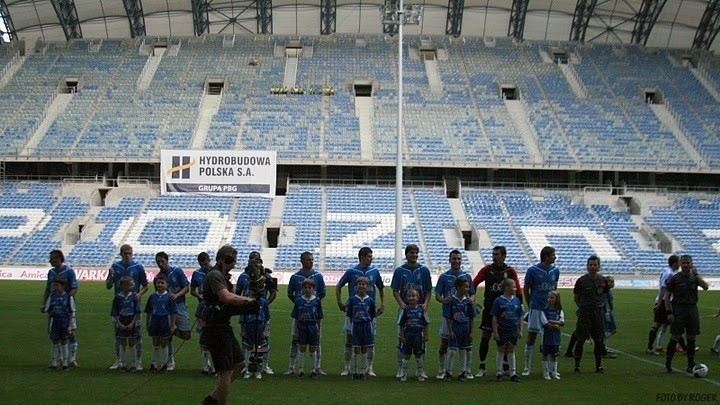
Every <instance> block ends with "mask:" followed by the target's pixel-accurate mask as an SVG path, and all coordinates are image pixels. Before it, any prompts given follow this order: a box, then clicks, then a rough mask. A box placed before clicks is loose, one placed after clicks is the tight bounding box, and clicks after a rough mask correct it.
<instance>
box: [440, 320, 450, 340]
mask: <svg viewBox="0 0 720 405" xmlns="http://www.w3.org/2000/svg"><path fill="white" fill-rule="evenodd" d="M440 338H441V339H450V329H448V324H447V318H445V317H444V316H443V317H442V319H440Z"/></svg>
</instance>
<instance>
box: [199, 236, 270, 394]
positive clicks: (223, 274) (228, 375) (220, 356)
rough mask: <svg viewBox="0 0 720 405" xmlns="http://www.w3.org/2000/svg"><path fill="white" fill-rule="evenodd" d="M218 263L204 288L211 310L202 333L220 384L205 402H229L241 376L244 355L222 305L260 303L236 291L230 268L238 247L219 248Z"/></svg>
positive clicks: (228, 316)
mask: <svg viewBox="0 0 720 405" xmlns="http://www.w3.org/2000/svg"><path fill="white" fill-rule="evenodd" d="M215 260H216V263H215V266H213V268H212V269H211V270H210V271H209V272H208V273H207V275H206V276H205V281H204V283H203V291H204V297H205V301H206V303H207V305H208V308H209V311H210V313H209V314H208V315H209V316H206V325H205V326H204V327H203V330H202V334H203V335H204V338H205V340H206V342H207V346H208V350H209V351H210V355H211V356H212V360H213V364H214V365H215V370H217V372H218V379H217V384H216V385H215V389H214V390H213V391H212V393H211V394H210V395H208V396H206V397H205V398H204V399H203V404H225V402H226V400H227V397H228V394H229V393H230V383H231V382H233V381H234V380H235V378H237V377H238V376H239V375H240V371H241V370H242V365H243V360H244V359H243V355H242V351H241V350H240V344H239V343H238V341H237V339H236V338H235V335H234V334H233V330H232V327H231V326H230V316H231V313H230V312H229V311H222V310H221V309H220V308H221V307H223V306H225V305H230V306H242V307H248V309H249V310H252V307H253V306H254V307H255V309H256V310H257V305H255V304H256V302H255V300H254V299H253V298H249V297H241V296H239V295H236V294H233V293H232V292H231V291H232V283H230V270H232V269H233V268H234V267H235V262H236V260H237V250H235V248H233V247H232V246H230V245H224V246H222V247H221V248H220V249H218V252H217V255H216V257H215Z"/></svg>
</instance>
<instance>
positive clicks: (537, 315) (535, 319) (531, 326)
mask: <svg viewBox="0 0 720 405" xmlns="http://www.w3.org/2000/svg"><path fill="white" fill-rule="evenodd" d="M542 313H543V311H542V309H531V310H530V311H528V313H527V314H526V315H525V317H526V318H527V319H525V322H527V330H528V332H534V333H542V331H543V324H542Z"/></svg>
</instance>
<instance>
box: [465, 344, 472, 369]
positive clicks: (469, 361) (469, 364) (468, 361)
mask: <svg viewBox="0 0 720 405" xmlns="http://www.w3.org/2000/svg"><path fill="white" fill-rule="evenodd" d="M470 370H472V348H470V349H468V350H465V371H466V372H468V373H469V372H470Z"/></svg>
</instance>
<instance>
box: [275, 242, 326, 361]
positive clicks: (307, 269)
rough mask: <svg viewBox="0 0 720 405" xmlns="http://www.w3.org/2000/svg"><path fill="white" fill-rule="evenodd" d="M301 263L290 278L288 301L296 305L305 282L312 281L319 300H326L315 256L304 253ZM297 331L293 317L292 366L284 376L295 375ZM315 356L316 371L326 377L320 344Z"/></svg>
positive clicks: (323, 284)
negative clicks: (300, 266)
mask: <svg viewBox="0 0 720 405" xmlns="http://www.w3.org/2000/svg"><path fill="white" fill-rule="evenodd" d="M300 263H301V264H302V269H300V270H299V271H298V272H297V273H295V274H293V275H292V276H290V281H289V282H288V290H287V297H288V299H290V301H292V302H293V304H295V303H296V301H297V299H298V298H300V297H302V296H303V293H304V287H303V285H304V283H305V281H306V280H312V281H313V283H314V294H315V296H316V297H317V298H318V299H319V300H322V299H323V298H325V294H326V288H325V280H324V279H323V276H322V274H320V273H319V272H317V271H315V270H314V269H313V264H314V263H315V258H314V257H313V254H312V253H310V252H307V251H306V252H303V253H302V254H301V255H300ZM295 330H296V325H295V318H294V317H293V320H292V322H291V323H290V333H291V336H292V342H291V345H290V364H289V365H288V369H287V371H286V372H285V373H284V375H291V374H293V373H295V360H296V358H297V354H298V342H297V340H296V339H295V334H294V331H295ZM318 333H320V336H322V333H321V332H320V331H318ZM315 356H316V357H317V370H314V371H316V372H317V373H318V374H320V375H325V372H324V371H323V370H322V368H321V358H322V356H321V347H320V346H319V344H318V347H317V351H315Z"/></svg>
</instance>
